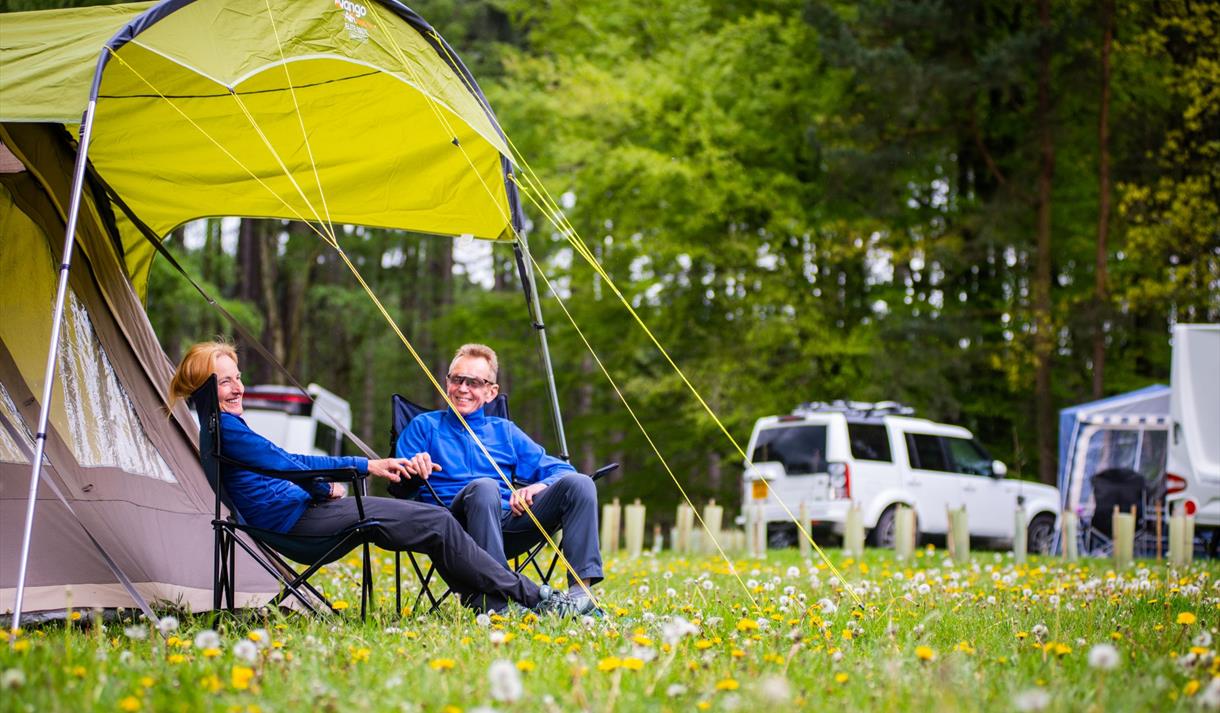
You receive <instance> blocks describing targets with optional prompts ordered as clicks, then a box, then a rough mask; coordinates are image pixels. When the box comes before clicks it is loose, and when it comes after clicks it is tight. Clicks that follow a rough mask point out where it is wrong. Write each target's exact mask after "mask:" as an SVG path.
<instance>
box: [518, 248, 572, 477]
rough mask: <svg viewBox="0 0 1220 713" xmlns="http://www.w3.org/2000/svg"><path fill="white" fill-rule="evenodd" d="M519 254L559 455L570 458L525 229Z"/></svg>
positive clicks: (522, 278) (522, 279) (519, 266)
mask: <svg viewBox="0 0 1220 713" xmlns="http://www.w3.org/2000/svg"><path fill="white" fill-rule="evenodd" d="M513 251H514V252H516V254H517V272H518V273H520V275H521V289H522V291H524V292H525V305H526V307H527V308H528V309H529V311H530V320H531V321H532V322H533V325H534V331H536V332H537V333H538V344H539V346H540V348H541V349H542V368H543V369H544V370H545V371H546V387H547V391H548V392H549V393H550V395H551V416H552V418H553V419H554V421H555V435H556V437H558V438H559V457H560V458H561V459H563V460H565V461H566V460H569V455H568V439H567V436H566V435H565V434H564V432H563V416H562V415H561V414H560V413H559V389H557V388H556V387H555V367H554V366H552V365H551V350H550V348H549V347H548V346H547V341H546V325H545V324H544V323H543V322H542V303H541V300H539V299H538V287H537V286H536V285H535V284H534V271H533V270H532V269H531V268H530V264H531V263H532V260H530V259H529V254H530V252H529V251H530V246H529V241H528V240H527V239H526V237H525V232H524V231H517V240H516V242H514V243H513Z"/></svg>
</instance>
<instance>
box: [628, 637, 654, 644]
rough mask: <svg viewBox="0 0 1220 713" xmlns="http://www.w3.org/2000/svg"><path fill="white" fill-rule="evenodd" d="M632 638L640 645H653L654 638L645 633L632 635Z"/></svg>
mask: <svg viewBox="0 0 1220 713" xmlns="http://www.w3.org/2000/svg"><path fill="white" fill-rule="evenodd" d="M631 640H632V641H633V642H635V643H637V644H639V645H640V646H652V639H650V638H648V637H647V636H644V635H643V634H636V635H635V636H633V637H631Z"/></svg>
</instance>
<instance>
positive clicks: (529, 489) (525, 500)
mask: <svg viewBox="0 0 1220 713" xmlns="http://www.w3.org/2000/svg"><path fill="white" fill-rule="evenodd" d="M543 490H546V483H534V484H533V485H527V486H525V487H524V488H517V489H516V490H514V491H513V495H512V497H511V498H509V499H508V506H509V507H510V508H512V510H513V515H514V516H520V515H522V514H524V513H525V506H526V505H530V506H533V504H534V496H535V495H537V494H538V493H541V492H542V491H543Z"/></svg>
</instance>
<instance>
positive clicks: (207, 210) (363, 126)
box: [0, 0, 518, 239]
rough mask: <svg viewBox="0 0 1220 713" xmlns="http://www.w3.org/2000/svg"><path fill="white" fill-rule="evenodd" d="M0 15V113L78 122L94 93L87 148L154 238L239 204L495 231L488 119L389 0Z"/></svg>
mask: <svg viewBox="0 0 1220 713" xmlns="http://www.w3.org/2000/svg"><path fill="white" fill-rule="evenodd" d="M0 23H2V25H3V33H0V34H2V37H3V39H0V121H2V122H55V123H61V124H65V125H75V124H79V123H80V122H81V117H82V115H83V113H84V112H85V110H86V108H87V105H88V102H89V100H90V94H91V89H92V90H96V97H97V104H96V115H95V119H94V126H93V133H92V139H91V141H90V144H89V146H88V155H89V160H90V162H91V164H92V166H93V168H94V169H95V170H96V173H97V175H98V177H99V178H100V179H101V181H103V182H104V183H105V184H106V185H107V186H109V188H110V189H111V190H112V191H113V193H114V194H115V195H116V196H117V197H118V198H119V199H120V200H121V201H122V202H123V203H125V204H126V206H127V207H128V209H129V210H130V212H131V214H132V215H133V216H134V217H135V218H136V219H137V220H139V221H141V222H143V223H144V224H145V225H147V226H148V227H149V228H151V229H152V230H153V231H154V232H156V233H157V234H158V235H165V234H167V233H168V232H169V231H170V230H172V229H173V228H174V227H176V226H178V225H180V224H182V223H184V222H186V221H189V220H192V219H195V218H199V217H204V216H212V215H239V216H258V217H275V218H285V219H295V220H304V221H309V222H314V223H319V224H328V223H355V224H361V225H370V226H379V227H390V228H401V229H405V230H412V231H419V232H425V233H436V234H446V235H473V236H476V237H480V238H490V239H495V238H509V237H511V232H512V231H511V225H512V222H513V220H514V216H515V215H516V214H517V212H518V208H517V206H516V204H515V203H516V201H515V194H514V192H513V191H512V189H511V185H510V184H508V183H507V182H506V174H507V172H508V171H509V169H510V164H509V162H508V160H507V159H506V157H507V156H509V151H508V149H507V147H506V145H505V140H504V137H503V134H502V133H501V131H500V128H499V126H498V124H497V123H496V120H495V117H494V116H493V115H492V114H491V112H490V110H489V109H488V108H487V105H486V102H485V101H484V100H483V97H482V94H481V92H480V90H479V89H478V86H477V85H476V84H475V82H474V80H473V78H472V77H471V76H470V74H469V73H468V72H467V71H466V69H465V68H464V67H463V66H462V64H461V62H460V60H458V58H457V56H456V55H455V54H454V53H453V52H452V50H451V49H450V48H449V47H448V45H447V44H446V43H445V42H444V40H443V39H441V38H440V36H439V35H438V34H437V33H435V32H434V31H433V30H432V28H431V27H430V26H429V25H428V23H427V22H425V21H424V20H423V19H422V18H420V17H419V16H418V15H416V14H415V13H414V12H412V11H411V10H409V9H408V8H406V7H405V6H403V5H402V4H400V3H397V2H373V1H372V0H366V1H365V2H355V1H353V0H311V1H309V2H302V1H301V0H249V1H247V2H233V1H232V0H227V1H225V2H220V1H218V0H200V1H199V2H183V1H182V0H170V1H167V2H161V3H156V4H153V3H137V4H130V5H116V6H109V7H96V8H87V9H72V10H62V11H50V12H27V13H10V14H5V15H3V16H0ZM99 58H100V59H101V62H100V63H99V61H98V60H99ZM95 68H96V72H95Z"/></svg>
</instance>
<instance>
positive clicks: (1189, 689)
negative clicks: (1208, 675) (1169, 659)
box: [1182, 680, 1200, 697]
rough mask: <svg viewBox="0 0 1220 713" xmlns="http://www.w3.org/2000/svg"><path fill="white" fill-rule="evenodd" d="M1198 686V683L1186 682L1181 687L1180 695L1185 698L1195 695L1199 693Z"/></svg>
mask: <svg viewBox="0 0 1220 713" xmlns="http://www.w3.org/2000/svg"><path fill="white" fill-rule="evenodd" d="M1199 686H1200V684H1199V682H1198V681H1195V680H1190V681H1187V682H1186V685H1185V686H1183V687H1182V695H1184V696H1187V697H1190V696H1193V695H1195V694H1196V693H1198V692H1199Z"/></svg>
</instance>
